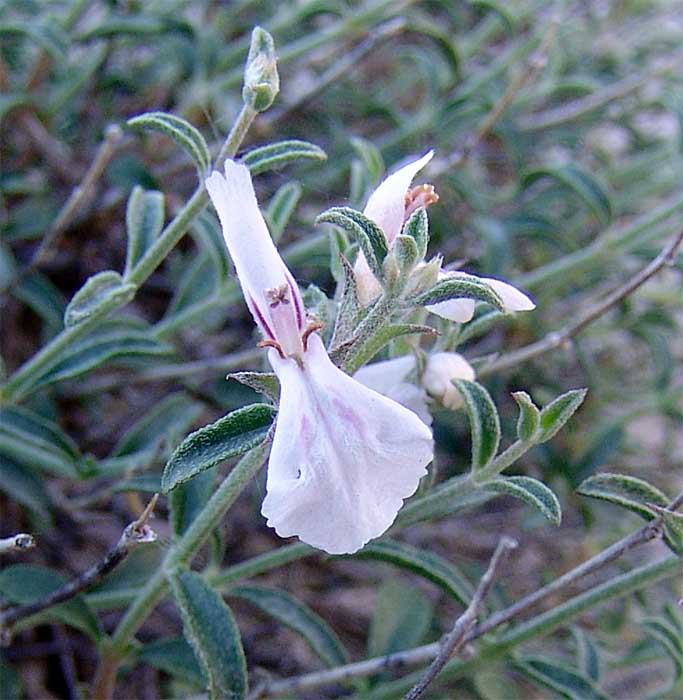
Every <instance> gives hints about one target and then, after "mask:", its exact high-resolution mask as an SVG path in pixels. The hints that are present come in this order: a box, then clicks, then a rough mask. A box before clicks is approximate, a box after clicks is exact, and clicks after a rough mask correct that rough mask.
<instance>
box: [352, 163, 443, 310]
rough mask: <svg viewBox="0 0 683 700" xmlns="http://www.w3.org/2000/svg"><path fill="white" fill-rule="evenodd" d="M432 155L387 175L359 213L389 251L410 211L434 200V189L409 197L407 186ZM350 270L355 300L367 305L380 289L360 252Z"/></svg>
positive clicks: (419, 189) (423, 189)
mask: <svg viewBox="0 0 683 700" xmlns="http://www.w3.org/2000/svg"><path fill="white" fill-rule="evenodd" d="M433 156H434V151H429V152H428V153H425V155H423V156H422V158H419V159H418V160H414V161H411V162H410V163H408V164H407V165H404V166H403V167H402V168H400V169H399V170H397V171H396V172H395V173H393V174H391V175H389V176H388V177H387V178H386V179H385V180H383V181H382V182H381V183H380V185H379V186H378V187H377V189H376V190H375V191H374V192H373V193H372V194H371V195H370V198H369V199H368V203H367V204H366V205H365V209H364V210H363V214H365V216H367V217H368V219H370V220H371V221H374V223H376V224H377V226H379V227H380V229H382V231H383V232H384V235H385V236H386V239H387V243H388V246H389V249H391V247H392V246H393V245H394V241H395V240H396V236H398V234H399V233H400V232H401V228H402V226H403V223H404V222H405V221H406V219H407V218H408V217H409V216H410V215H411V214H412V213H413V211H414V210H415V209H417V208H418V207H420V206H426V205H428V204H430V203H432V202H434V201H436V199H438V197H437V196H436V195H435V193H434V189H433V188H430V187H429V185H427V186H426V187H424V188H417V191H416V192H415V193H414V196H412V197H409V194H410V193H409V188H410V183H411V182H412V181H413V178H414V177H415V175H417V173H418V172H419V171H420V170H422V168H424V166H425V165H427V163H429V161H430V160H431V159H432V157H433ZM353 271H354V275H355V277H356V291H357V294H358V300H359V301H360V303H361V304H362V305H363V306H367V305H368V304H369V303H370V302H371V301H373V300H374V299H376V298H377V297H378V296H379V295H380V294H381V293H382V286H381V285H380V283H379V282H378V281H377V278H376V277H375V276H374V275H373V274H372V271H371V270H370V267H369V265H368V261H367V260H366V259H365V255H363V252H362V251H360V252H359V253H358V257H357V259H356V264H355V265H354V268H353Z"/></svg>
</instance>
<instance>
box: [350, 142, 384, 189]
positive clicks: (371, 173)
mask: <svg viewBox="0 0 683 700" xmlns="http://www.w3.org/2000/svg"><path fill="white" fill-rule="evenodd" d="M349 140H350V142H351V147H352V148H353V150H354V151H355V153H356V155H357V156H358V161H356V162H358V163H359V164H362V166H363V169H364V171H365V175H366V180H367V183H368V185H370V186H371V187H375V186H376V185H377V184H378V183H379V181H380V178H381V177H382V174H383V173H384V170H385V168H384V159H383V158H382V153H381V151H380V150H379V148H377V146H375V144H374V143H372V142H371V141H368V140H367V139H364V138H361V137H359V136H352V137H351V138H350V139H349ZM365 194H366V192H362V193H359V195H360V197H359V198H362V197H364V196H365Z"/></svg>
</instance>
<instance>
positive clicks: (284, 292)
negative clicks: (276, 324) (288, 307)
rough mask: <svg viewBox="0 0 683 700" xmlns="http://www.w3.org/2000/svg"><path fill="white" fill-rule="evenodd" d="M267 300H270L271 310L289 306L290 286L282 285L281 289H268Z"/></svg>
mask: <svg viewBox="0 0 683 700" xmlns="http://www.w3.org/2000/svg"><path fill="white" fill-rule="evenodd" d="M266 299H268V301H269V303H270V308H271V309H275V308H277V307H278V306H279V305H280V304H289V287H288V285H286V284H281V285H280V286H279V287H273V288H272V289H266Z"/></svg>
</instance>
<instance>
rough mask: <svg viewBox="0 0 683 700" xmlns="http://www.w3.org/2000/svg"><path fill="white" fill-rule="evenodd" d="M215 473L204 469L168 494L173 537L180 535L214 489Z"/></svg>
mask: <svg viewBox="0 0 683 700" xmlns="http://www.w3.org/2000/svg"><path fill="white" fill-rule="evenodd" d="M215 482H216V474H215V473H214V472H213V471H205V472H202V473H201V474H197V476H195V478H194V479H190V480H189V481H186V482H184V483H182V484H178V486H176V488H174V489H173V491H171V493H170V494H169V496H168V504H169V509H170V517H169V520H170V522H171V530H172V531H173V535H174V536H175V537H180V536H181V535H182V534H183V533H185V532H186V531H187V528H188V527H190V525H192V522H193V521H194V519H195V518H196V517H197V515H198V514H199V513H200V512H201V511H202V510H203V509H204V506H205V505H206V504H207V502H208V500H209V498H210V497H211V494H212V493H213V490H214V485H215Z"/></svg>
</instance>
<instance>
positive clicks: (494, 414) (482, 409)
mask: <svg viewBox="0 0 683 700" xmlns="http://www.w3.org/2000/svg"><path fill="white" fill-rule="evenodd" d="M453 384H454V385H455V386H456V387H457V389H458V391H459V392H460V394H461V395H462V398H463V401H464V402H465V408H466V410H467V416H468V418H469V420H470V432H471V435H472V471H473V472H474V473H475V474H476V473H477V472H478V471H480V470H482V469H483V468H484V467H486V466H487V465H488V464H489V463H490V462H491V460H493V458H494V457H495V456H496V452H497V451H498V444H499V443H500V420H499V418H498V411H497V410H496V405H495V404H494V403H493V399H491V397H490V396H489V393H488V391H486V389H484V387H483V386H482V385H481V384H477V383H476V382H470V381H467V380H466V379H454V380H453Z"/></svg>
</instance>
